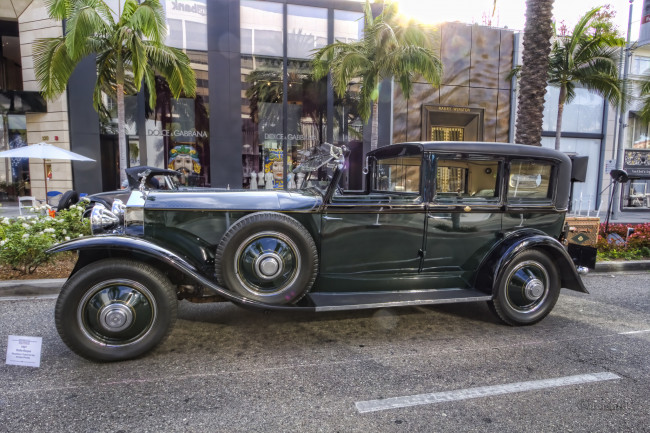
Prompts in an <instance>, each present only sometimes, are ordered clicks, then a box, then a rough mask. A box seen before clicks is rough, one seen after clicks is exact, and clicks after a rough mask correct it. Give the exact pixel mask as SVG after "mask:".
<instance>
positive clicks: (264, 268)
mask: <svg viewBox="0 0 650 433" xmlns="http://www.w3.org/2000/svg"><path fill="white" fill-rule="evenodd" d="M282 271H283V266H282V257H280V256H279V255H278V254H276V253H265V254H262V255H260V256H259V257H258V258H257V259H255V273H256V274H257V276H258V277H260V278H262V279H264V280H272V279H273V278H275V277H277V276H278V275H280V274H281V273H282Z"/></svg>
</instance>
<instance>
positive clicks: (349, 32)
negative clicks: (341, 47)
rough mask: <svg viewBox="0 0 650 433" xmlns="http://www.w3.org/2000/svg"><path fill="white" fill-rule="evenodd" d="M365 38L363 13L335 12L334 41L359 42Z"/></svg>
mask: <svg viewBox="0 0 650 433" xmlns="http://www.w3.org/2000/svg"><path fill="white" fill-rule="evenodd" d="M362 37H363V14H362V13H361V12H351V11H339V10H335V11H334V40H335V41H341V42H354V41H359V40H361V38H362Z"/></svg>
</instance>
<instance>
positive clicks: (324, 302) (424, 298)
mask: <svg viewBox="0 0 650 433" xmlns="http://www.w3.org/2000/svg"><path fill="white" fill-rule="evenodd" d="M307 297H308V298H310V300H311V302H312V303H313V306H314V307H315V310H316V311H339V310H362V309H366V308H385V307H403V306H412V305H433V304H453V303H457V302H477V301H489V300H491V299H492V296H490V295H486V294H485V293H484V292H479V291H478V290H473V289H437V290H410V291H404V292H401V291H400V292H354V293H351V292H312V293H310V294H309V295H307Z"/></svg>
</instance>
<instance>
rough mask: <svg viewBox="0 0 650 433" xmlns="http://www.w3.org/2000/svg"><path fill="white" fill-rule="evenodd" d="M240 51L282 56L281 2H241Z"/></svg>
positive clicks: (250, 0) (246, 0)
mask: <svg viewBox="0 0 650 433" xmlns="http://www.w3.org/2000/svg"><path fill="white" fill-rule="evenodd" d="M240 10H241V53H242V54H257V55H260V56H268V57H280V58H281V57H282V55H283V53H282V51H283V48H282V42H283V39H282V28H283V25H282V21H283V16H282V4H281V3H271V2H263V1H252V0H242V2H241V8H240Z"/></svg>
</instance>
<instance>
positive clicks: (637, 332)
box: [618, 329, 650, 335]
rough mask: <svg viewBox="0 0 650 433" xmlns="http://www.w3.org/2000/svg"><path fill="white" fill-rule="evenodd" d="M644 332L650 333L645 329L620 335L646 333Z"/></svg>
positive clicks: (620, 333)
mask: <svg viewBox="0 0 650 433" xmlns="http://www.w3.org/2000/svg"><path fill="white" fill-rule="evenodd" d="M644 332H650V329H644V330H642V331H628V332H619V333H618V335H628V334H641V333H644Z"/></svg>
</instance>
